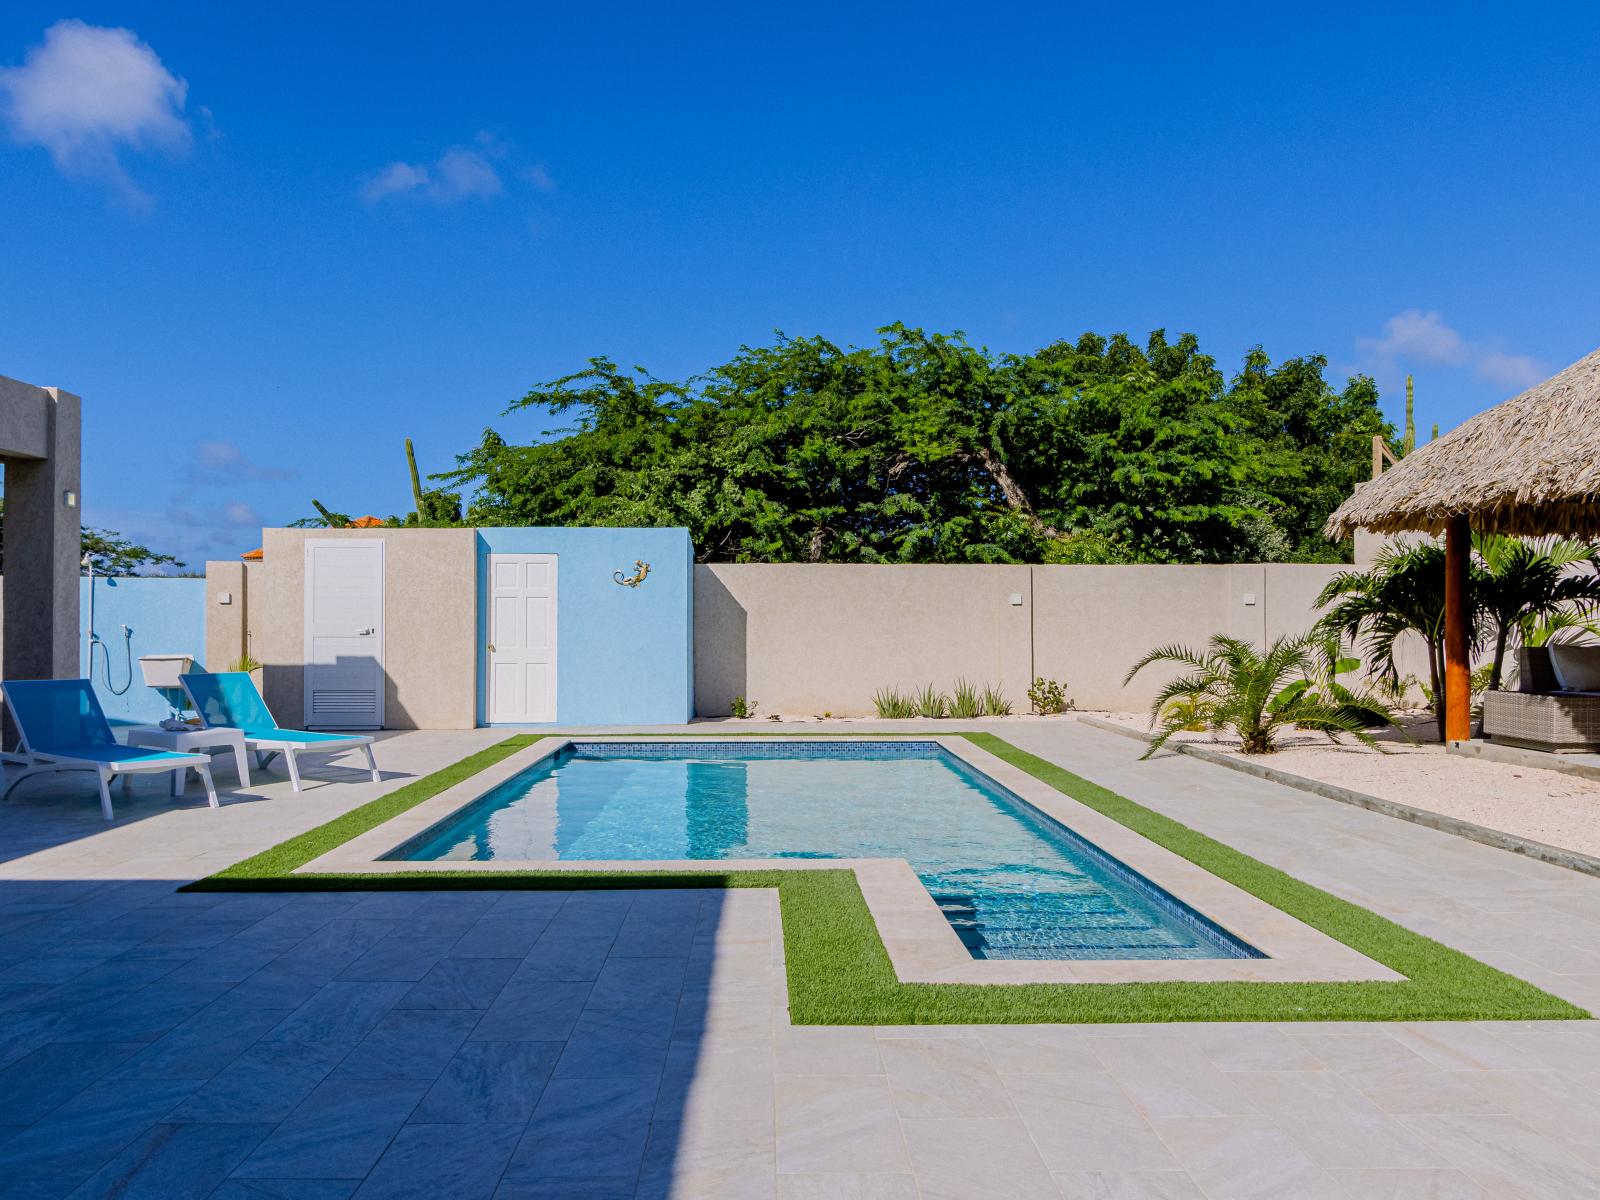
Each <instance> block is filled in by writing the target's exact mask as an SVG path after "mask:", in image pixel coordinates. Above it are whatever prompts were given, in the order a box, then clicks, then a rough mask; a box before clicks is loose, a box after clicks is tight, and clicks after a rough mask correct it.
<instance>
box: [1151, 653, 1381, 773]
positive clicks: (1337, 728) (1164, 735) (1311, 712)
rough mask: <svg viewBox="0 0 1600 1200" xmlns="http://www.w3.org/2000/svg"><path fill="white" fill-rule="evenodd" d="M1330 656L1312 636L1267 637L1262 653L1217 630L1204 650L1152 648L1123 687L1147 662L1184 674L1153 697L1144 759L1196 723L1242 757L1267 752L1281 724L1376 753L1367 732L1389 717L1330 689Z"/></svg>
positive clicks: (1370, 701)
mask: <svg viewBox="0 0 1600 1200" xmlns="http://www.w3.org/2000/svg"><path fill="white" fill-rule="evenodd" d="M1336 655H1337V650H1336V649H1335V651H1334V652H1333V654H1331V655H1330V653H1329V650H1328V641H1327V639H1326V638H1325V637H1322V636H1319V635H1316V634H1300V635H1298V636H1288V635H1285V636H1283V637H1279V638H1275V639H1273V641H1272V643H1271V644H1270V645H1269V646H1268V647H1267V648H1266V649H1265V650H1264V651H1263V650H1258V649H1257V648H1256V647H1255V646H1253V645H1251V644H1250V643H1249V642H1246V641H1243V640H1242V639H1240V638H1233V637H1228V636H1226V635H1224V634H1220V633H1219V634H1216V635H1215V636H1214V637H1212V639H1211V641H1210V642H1209V643H1208V644H1207V647H1206V649H1205V650H1204V651H1196V650H1191V649H1189V648H1188V647H1187V646H1176V645H1173V646H1160V647H1157V648H1156V649H1154V650H1152V651H1150V653H1149V654H1146V655H1145V656H1144V657H1143V658H1141V659H1140V660H1139V661H1138V662H1136V663H1135V664H1134V665H1133V666H1132V667H1131V668H1130V669H1129V671H1128V674H1127V676H1126V677H1125V678H1124V679H1123V683H1124V684H1127V683H1128V682H1130V681H1131V680H1132V679H1133V677H1134V676H1135V675H1137V674H1138V673H1139V672H1140V671H1142V670H1144V668H1145V667H1148V666H1150V665H1151V664H1152V663H1158V662H1169V663H1177V664H1178V665H1179V666H1180V667H1184V668H1187V671H1188V673H1187V674H1183V675H1180V676H1178V678H1176V679H1174V680H1172V681H1171V682H1170V683H1168V684H1167V685H1166V686H1164V687H1163V688H1162V689H1161V691H1160V692H1158V693H1157V694H1156V698H1155V702H1154V703H1153V704H1152V705H1151V706H1150V724H1151V728H1152V729H1156V731H1157V732H1156V737H1155V740H1154V741H1152V742H1151V743H1150V748H1149V749H1148V750H1146V751H1145V753H1144V757H1145V758H1149V757H1150V756H1151V755H1152V754H1154V753H1155V752H1156V751H1157V750H1159V749H1161V747H1162V746H1164V745H1166V742H1167V739H1168V738H1170V737H1171V736H1172V735H1173V734H1175V733H1177V732H1178V731H1179V730H1181V729H1185V728H1188V727H1190V726H1192V725H1193V724H1194V723H1195V722H1196V721H1200V722H1203V723H1204V724H1205V725H1206V727H1207V728H1210V729H1213V730H1218V729H1222V728H1224V727H1230V726H1231V727H1232V728H1233V730H1234V732H1235V733H1237V734H1238V735H1239V740H1240V741H1241V742H1242V743H1243V747H1242V748H1243V750H1244V752H1245V753H1246V754H1269V753H1271V752H1272V751H1273V750H1275V749H1276V748H1277V736H1278V734H1279V732H1281V731H1282V730H1283V729H1285V728H1288V727H1298V728H1301V729H1316V730H1321V731H1322V732H1324V733H1326V734H1327V735H1328V736H1329V738H1330V739H1332V740H1334V741H1338V735H1339V734H1341V733H1347V734H1349V735H1350V736H1351V737H1353V738H1355V739H1356V740H1357V741H1359V742H1361V743H1362V744H1363V745H1365V746H1371V747H1373V748H1374V749H1376V748H1377V743H1376V742H1374V741H1373V738H1372V735H1371V734H1369V733H1368V732H1367V729H1368V728H1369V727H1370V726H1372V725H1374V724H1380V725H1381V724H1393V721H1394V718H1393V717H1392V716H1391V715H1390V713H1389V710H1388V709H1387V708H1386V707H1384V705H1383V704H1382V703H1381V702H1380V701H1378V700H1377V699H1376V698H1375V697H1373V696H1370V695H1367V694H1357V693H1354V692H1350V691H1349V690H1348V689H1345V688H1343V687H1342V686H1338V687H1336V686H1331V685H1333V682H1334V680H1333V677H1334V674H1336V673H1337V671H1338V669H1339V666H1340V665H1342V664H1339V663H1338V662H1337V660H1336ZM1330 664H1331V665H1330ZM1319 689H1320V690H1319ZM1174 702H1178V703H1174Z"/></svg>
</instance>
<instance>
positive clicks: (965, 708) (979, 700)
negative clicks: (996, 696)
mask: <svg viewBox="0 0 1600 1200" xmlns="http://www.w3.org/2000/svg"><path fill="white" fill-rule="evenodd" d="M950 715H951V716H952V717H958V718H960V719H962V720H966V719H968V718H971V717H981V716H983V694H982V693H981V692H979V691H978V687H977V685H976V684H973V683H968V682H967V681H966V680H965V679H958V680H956V683H955V690H954V693H953V694H952V695H951V697H950Z"/></svg>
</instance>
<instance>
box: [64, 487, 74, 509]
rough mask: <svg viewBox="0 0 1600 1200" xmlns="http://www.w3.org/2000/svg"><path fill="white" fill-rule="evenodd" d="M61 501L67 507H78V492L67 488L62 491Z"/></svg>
mask: <svg viewBox="0 0 1600 1200" xmlns="http://www.w3.org/2000/svg"><path fill="white" fill-rule="evenodd" d="M61 503H62V504H63V505H64V506H65V507H67V508H77V507H78V493H77V492H74V491H73V490H72V489H70V488H69V489H67V490H66V491H64V492H62V493H61Z"/></svg>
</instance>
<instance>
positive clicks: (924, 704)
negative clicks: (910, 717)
mask: <svg viewBox="0 0 1600 1200" xmlns="http://www.w3.org/2000/svg"><path fill="white" fill-rule="evenodd" d="M916 705H917V716H919V717H942V716H946V715H947V714H948V713H949V711H950V702H949V701H948V700H947V699H945V694H944V693H943V692H941V691H940V690H939V689H938V688H936V687H934V686H933V684H931V683H930V684H929V685H928V686H927V687H925V688H923V689H922V690H921V691H920V692H918V693H917V697H916Z"/></svg>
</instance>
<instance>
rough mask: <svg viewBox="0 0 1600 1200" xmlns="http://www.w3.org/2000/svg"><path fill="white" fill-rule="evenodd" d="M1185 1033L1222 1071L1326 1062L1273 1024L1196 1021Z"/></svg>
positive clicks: (1302, 1067)
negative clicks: (1196, 1023) (1207, 1022)
mask: <svg viewBox="0 0 1600 1200" xmlns="http://www.w3.org/2000/svg"><path fill="white" fill-rule="evenodd" d="M1185 1033H1186V1035H1187V1036H1188V1038H1189V1040H1190V1041H1192V1042H1194V1043H1195V1045H1197V1046H1199V1047H1200V1052H1201V1053H1202V1054H1204V1055H1205V1056H1206V1057H1207V1058H1208V1059H1210V1060H1211V1062H1212V1064H1213V1065H1214V1066H1215V1067H1216V1068H1217V1069H1218V1070H1219V1071H1317V1070H1321V1069H1322V1067H1323V1065H1324V1064H1323V1062H1322V1060H1321V1059H1319V1058H1317V1056H1316V1055H1315V1054H1313V1053H1312V1052H1311V1051H1310V1050H1309V1049H1308V1048H1307V1047H1306V1046H1305V1044H1304V1043H1302V1042H1297V1041H1295V1040H1294V1039H1293V1038H1292V1037H1289V1036H1288V1035H1287V1034H1285V1033H1281V1032H1279V1030H1278V1029H1276V1028H1274V1027H1273V1026H1271V1025H1192V1026H1189V1027H1187V1028H1186V1030H1185Z"/></svg>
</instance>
